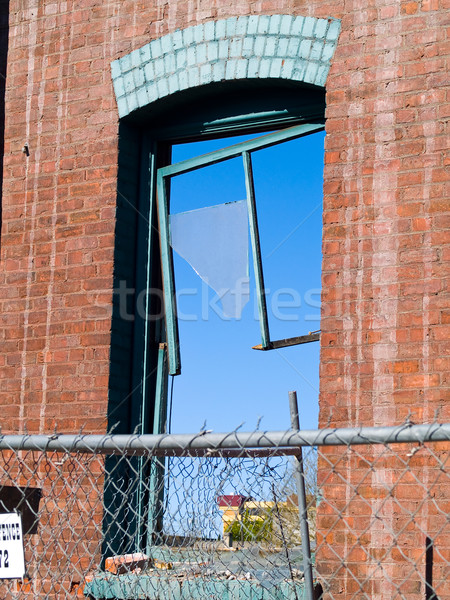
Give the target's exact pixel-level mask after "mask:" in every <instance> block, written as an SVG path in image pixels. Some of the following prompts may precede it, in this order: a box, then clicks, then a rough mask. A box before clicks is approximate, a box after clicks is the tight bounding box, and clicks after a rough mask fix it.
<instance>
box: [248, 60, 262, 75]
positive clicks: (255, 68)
mask: <svg viewBox="0 0 450 600" xmlns="http://www.w3.org/2000/svg"><path fill="white" fill-rule="evenodd" d="M259 67H260V59H259V57H256V56H255V57H253V58H250V60H249V61H248V70H247V77H250V78H252V79H254V78H255V77H259Z"/></svg>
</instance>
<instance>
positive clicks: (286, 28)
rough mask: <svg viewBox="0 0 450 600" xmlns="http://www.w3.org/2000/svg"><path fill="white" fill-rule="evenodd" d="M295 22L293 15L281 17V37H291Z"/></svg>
mask: <svg viewBox="0 0 450 600" xmlns="http://www.w3.org/2000/svg"><path fill="white" fill-rule="evenodd" d="M293 22H294V17H292V16H291V15H283V16H282V17H281V26H280V33H281V35H289V34H290V33H291V27H292V23H293Z"/></svg>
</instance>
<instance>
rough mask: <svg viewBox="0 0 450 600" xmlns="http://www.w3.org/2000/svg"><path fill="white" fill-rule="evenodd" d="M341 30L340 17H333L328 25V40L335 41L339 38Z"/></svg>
mask: <svg viewBox="0 0 450 600" xmlns="http://www.w3.org/2000/svg"><path fill="white" fill-rule="evenodd" d="M340 31H341V22H340V21H339V20H338V19H333V20H332V21H331V23H330V24H329V26H328V30H327V34H326V36H327V40H328V41H329V42H334V41H336V40H337V39H338V37H339V33H340Z"/></svg>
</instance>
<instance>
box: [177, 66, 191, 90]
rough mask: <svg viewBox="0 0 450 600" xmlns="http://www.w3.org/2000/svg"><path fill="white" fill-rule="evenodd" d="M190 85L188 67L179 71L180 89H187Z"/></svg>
mask: <svg viewBox="0 0 450 600" xmlns="http://www.w3.org/2000/svg"><path fill="white" fill-rule="evenodd" d="M188 87H189V79H188V74H187V71H186V69H183V70H182V71H180V72H179V73H178V89H179V90H186V89H187V88H188Z"/></svg>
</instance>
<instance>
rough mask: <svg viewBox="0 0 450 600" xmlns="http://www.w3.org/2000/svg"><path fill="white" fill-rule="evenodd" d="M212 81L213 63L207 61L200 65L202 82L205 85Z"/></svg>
mask: <svg viewBox="0 0 450 600" xmlns="http://www.w3.org/2000/svg"><path fill="white" fill-rule="evenodd" d="M211 81H212V71H211V65H210V64H208V63H207V64H205V65H202V66H201V67H200V84H201V85H205V84H207V83H211Z"/></svg>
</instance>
